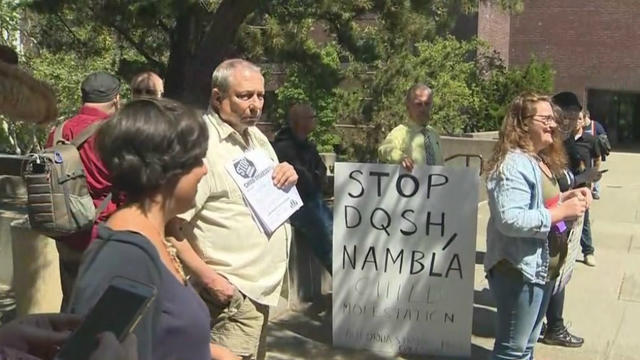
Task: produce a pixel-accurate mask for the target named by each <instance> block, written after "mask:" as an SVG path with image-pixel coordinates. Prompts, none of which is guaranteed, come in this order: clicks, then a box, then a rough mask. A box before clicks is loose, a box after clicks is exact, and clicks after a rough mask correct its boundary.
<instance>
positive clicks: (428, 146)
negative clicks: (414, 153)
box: [421, 128, 436, 165]
mask: <svg viewBox="0 0 640 360" xmlns="http://www.w3.org/2000/svg"><path fill="white" fill-rule="evenodd" d="M421 132H422V135H424V153H425V160H426V163H427V165H436V151H435V149H434V148H433V142H432V141H431V137H430V136H429V131H428V130H427V129H426V128H423V129H422V131H421Z"/></svg>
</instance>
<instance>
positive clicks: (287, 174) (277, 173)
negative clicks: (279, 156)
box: [271, 162, 298, 189]
mask: <svg viewBox="0 0 640 360" xmlns="http://www.w3.org/2000/svg"><path fill="white" fill-rule="evenodd" d="M271 178H272V179H273V184H274V185H275V186H276V187H278V188H279V189H283V188H286V187H289V186H292V185H295V184H296V183H297V182H298V174H297V173H296V170H295V169H294V168H293V166H291V164H289V163H288V162H281V163H280V164H278V165H276V167H275V168H274V169H273V175H271Z"/></svg>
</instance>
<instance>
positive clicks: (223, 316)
mask: <svg viewBox="0 0 640 360" xmlns="http://www.w3.org/2000/svg"><path fill="white" fill-rule="evenodd" d="M200 296H201V297H202V299H203V300H204V302H205V304H207V307H208V308H209V313H210V314H211V325H210V326H211V334H210V335H211V343H213V344H216V345H220V346H224V347H226V348H227V349H229V350H230V351H231V352H233V353H234V354H235V355H238V356H241V357H242V358H243V359H258V360H263V359H264V358H265V355H266V338H267V332H266V327H267V321H268V319H269V306H267V305H263V304H259V303H257V302H255V301H253V300H251V299H250V298H248V297H247V296H246V295H244V294H242V293H241V292H239V291H236V294H235V295H234V296H233V298H232V299H231V302H230V303H229V305H227V306H221V305H218V304H216V303H215V302H214V301H213V299H212V298H211V295H209V293H208V291H207V290H205V289H203V290H201V291H200Z"/></svg>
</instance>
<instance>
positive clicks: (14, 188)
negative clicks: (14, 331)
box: [0, 176, 62, 316]
mask: <svg viewBox="0 0 640 360" xmlns="http://www.w3.org/2000/svg"><path fill="white" fill-rule="evenodd" d="M25 201H26V191H25V189H24V184H23V183H22V180H21V178H20V177H15V176H0V293H1V292H3V291H4V292H5V295H6V291H7V290H8V289H11V290H12V292H13V295H14V296H15V303H16V314H17V315H18V316H22V315H26V314H32V313H41V312H58V311H59V310H60V302H61V300H62V290H61V287H60V272H59V265H58V251H57V250H56V246H55V242H54V240H53V239H50V238H48V237H46V236H43V235H40V234H38V233H36V232H33V231H31V230H30V229H28V228H25V227H21V226H15V224H16V222H18V221H19V220H20V219H24V218H25V217H26V207H25ZM1 296H2V294H0V297H1Z"/></svg>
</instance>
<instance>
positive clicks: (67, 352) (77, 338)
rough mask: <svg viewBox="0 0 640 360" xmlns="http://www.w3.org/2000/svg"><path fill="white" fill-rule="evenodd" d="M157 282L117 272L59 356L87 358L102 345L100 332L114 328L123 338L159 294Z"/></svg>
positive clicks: (72, 359) (65, 359) (68, 359)
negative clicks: (99, 339)
mask: <svg viewBox="0 0 640 360" xmlns="http://www.w3.org/2000/svg"><path fill="white" fill-rule="evenodd" d="M156 292H157V290H156V288H155V287H154V286H151V285H148V284H144V283H141V282H138V281H134V280H131V279H128V278H124V277H120V276H116V277H114V278H113V279H111V281H110V282H109V286H108V287H107V289H106V290H105V291H104V293H102V296H101V297H100V299H99V300H98V302H97V303H96V304H95V305H94V306H93V308H92V309H91V311H89V313H88V314H87V316H86V317H85V320H84V321H83V322H82V324H81V325H80V326H79V327H78V328H77V329H76V330H75V331H74V332H73V334H71V336H70V337H69V339H68V340H67V342H66V343H65V344H64V345H63V346H62V348H61V349H60V351H59V352H58V354H56V357H55V360H81V359H87V358H88V357H89V356H90V355H91V353H92V352H93V351H94V350H95V349H96V348H97V346H98V339H97V336H98V335H99V334H101V333H103V332H106V331H109V332H112V333H113V334H114V335H115V336H116V338H118V340H119V341H123V340H124V339H125V338H126V337H127V336H128V335H129V333H130V332H131V331H133V329H134V328H135V326H136V325H137V323H138V321H140V318H142V316H143V315H144V313H145V311H146V310H147V309H148V308H149V305H151V303H152V302H153V300H154V299H155V296H156Z"/></svg>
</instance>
